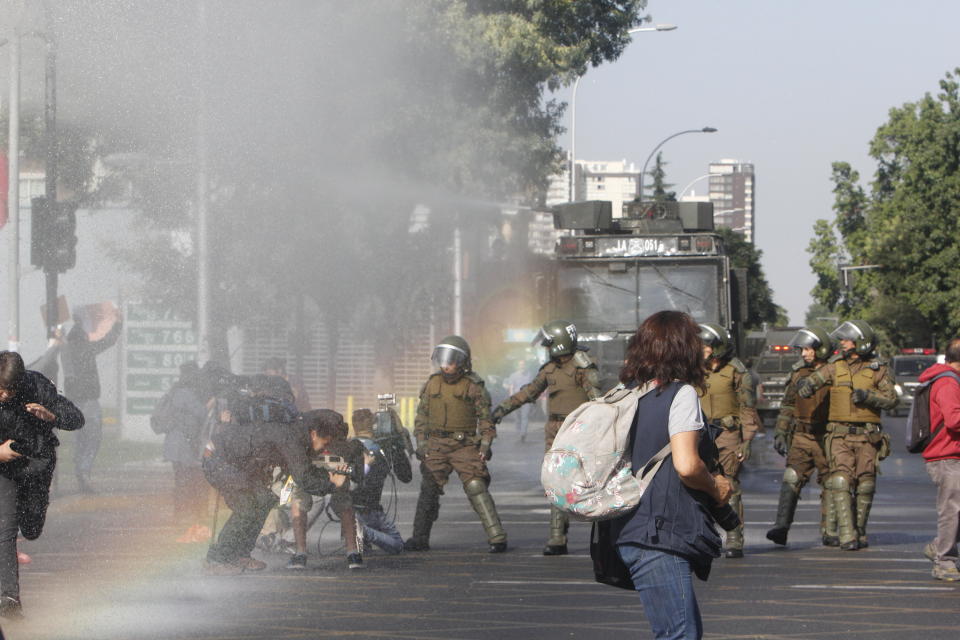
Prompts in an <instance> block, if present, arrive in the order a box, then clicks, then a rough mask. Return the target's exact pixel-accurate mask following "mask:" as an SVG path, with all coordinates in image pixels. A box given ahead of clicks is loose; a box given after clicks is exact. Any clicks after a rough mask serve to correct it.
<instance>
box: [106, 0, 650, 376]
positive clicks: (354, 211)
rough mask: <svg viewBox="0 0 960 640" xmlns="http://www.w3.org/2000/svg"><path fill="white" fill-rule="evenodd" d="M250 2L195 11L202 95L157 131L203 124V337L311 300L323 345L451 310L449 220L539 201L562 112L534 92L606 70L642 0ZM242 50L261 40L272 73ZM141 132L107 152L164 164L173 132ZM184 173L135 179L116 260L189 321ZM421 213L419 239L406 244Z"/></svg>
mask: <svg viewBox="0 0 960 640" xmlns="http://www.w3.org/2000/svg"><path fill="white" fill-rule="evenodd" d="M261 4H262V3H255V2H240V3H238V2H231V3H222V4H215V3H208V18H207V24H208V31H207V32H206V33H204V34H202V37H203V42H204V43H205V45H204V46H203V47H202V48H196V49H190V47H187V48H186V49H187V53H188V54H190V55H192V58H193V60H200V61H201V63H200V64H199V65H196V64H194V65H190V64H188V65H186V68H187V69H189V73H191V74H192V73H199V76H198V80H197V85H198V86H200V87H202V88H203V93H202V96H201V95H199V94H198V95H196V96H193V97H191V98H190V99H187V100H184V99H182V96H180V95H178V96H177V98H178V100H180V103H182V106H183V111H182V112H181V113H182V121H177V120H176V118H171V122H172V126H174V127H177V126H179V127H180V129H177V133H178V135H181V136H183V137H184V139H186V140H188V141H189V139H190V138H189V134H190V127H192V126H193V122H194V118H193V117H192V116H191V112H194V113H195V112H196V111H197V110H198V109H206V110H207V111H208V112H209V113H210V114H211V118H210V119H209V121H210V128H209V145H208V146H209V148H210V151H211V156H210V167H209V176H210V183H211V194H212V197H211V205H210V220H211V228H212V229H213V230H214V234H215V238H216V242H215V247H216V251H215V255H214V264H213V273H214V285H215V286H214V287H213V289H214V296H215V300H214V303H213V304H212V305H211V309H212V311H213V312H214V314H215V318H213V321H214V324H215V326H216V327H218V328H219V330H220V331H221V332H224V331H225V330H226V328H227V327H229V326H231V325H234V324H237V323H238V322H241V321H242V320H244V319H246V318H250V317H251V316H257V315H273V316H280V317H284V316H286V315H289V314H290V313H291V310H292V309H294V308H295V306H296V305H295V302H296V300H297V299H298V297H299V296H308V297H310V298H311V299H313V300H315V301H316V302H317V304H318V306H319V307H320V310H321V311H320V312H321V314H322V315H323V318H324V324H325V325H326V327H327V333H328V336H330V339H331V340H332V341H333V342H334V343H335V342H336V335H337V334H338V332H339V331H340V330H341V328H344V330H355V329H356V327H357V326H359V324H358V323H357V322H356V321H355V319H356V316H357V314H361V315H363V322H362V323H360V324H362V325H363V326H364V327H365V329H364V331H365V332H367V333H369V334H371V335H375V336H378V340H382V341H384V342H385V343H388V344H391V345H396V344H401V343H402V341H403V340H404V339H405V336H406V334H408V333H409V329H410V324H409V323H412V322H421V323H422V322H423V310H424V308H425V307H429V306H431V305H434V306H435V305H436V304H437V303H438V301H443V300H446V299H448V298H449V295H447V291H448V288H449V286H450V285H449V282H448V280H449V278H447V277H446V274H447V271H448V269H447V267H446V265H448V264H450V257H449V255H448V253H447V252H448V248H449V246H450V244H451V237H452V228H453V225H454V221H456V220H457V219H458V217H459V216H464V217H465V216H466V215H467V214H466V213H464V212H466V211H467V210H469V208H470V207H475V206H476V203H478V202H480V203H484V202H503V201H505V200H507V199H509V200H518V199H519V200H521V201H525V202H528V203H534V202H536V201H538V200H539V199H540V196H541V194H542V192H543V191H545V187H546V184H547V180H548V176H549V175H550V174H551V173H553V172H554V171H555V170H556V169H557V167H558V166H559V163H560V160H561V154H560V150H559V147H558V146H557V136H558V134H559V133H560V132H561V131H562V127H561V124H560V123H561V118H562V115H563V110H564V105H563V104H560V103H558V102H556V101H550V100H546V99H545V98H544V92H545V91H546V90H547V89H555V88H557V87H559V86H561V85H563V84H567V83H570V82H572V81H573V80H574V79H575V78H576V77H578V76H579V75H582V74H583V73H584V72H585V71H586V69H587V67H588V65H598V64H601V63H602V62H604V61H606V60H611V59H614V58H616V57H617V56H618V55H619V54H620V52H621V51H622V50H623V48H624V47H625V46H626V44H627V43H628V42H629V39H630V36H629V34H628V33H627V31H628V30H629V29H630V28H631V27H632V26H634V25H635V24H637V22H638V20H639V18H640V11H641V10H642V9H643V7H644V6H645V0H596V1H593V2H579V1H575V0H539V1H533V2H531V1H529V0H497V1H490V0H453V1H450V0H409V1H407V2H402V3H396V2H386V1H383V0H380V1H376V2H372V3H334V4H329V3H320V4H318V3H315V2H306V1H301V2H294V3H293V5H294V7H293V8H292V9H291V10H290V11H284V12H277V11H275V9H274V8H273V7H270V6H266V7H263V6H260V5H261ZM136 10H137V9H136V8H135V7H134V8H130V9H128V11H134V12H135V11H136ZM130 23H132V24H137V22H136V21H130ZM181 31H182V30H181ZM177 33H179V31H178V32H177ZM143 35H144V38H145V39H147V40H146V41H147V42H149V40H148V39H149V38H151V37H154V36H153V34H152V32H150V33H145V34H143ZM250 42H256V43H262V42H270V43H271V55H270V56H269V57H270V59H276V60H282V61H283V64H268V62H269V60H268V62H263V61H261V59H260V58H261V56H259V55H258V54H257V53H252V51H253V52H255V51H256V48H253V49H251V47H250V46H249V44H250ZM136 44H137V45H138V46H139V45H140V42H139V41H138V42H137V43H136ZM191 46H195V45H191ZM238 61H241V62H242V64H238ZM198 68H199V72H198V71H197V69H198ZM267 94H268V95H267ZM163 97H164V96H162V95H161V96H156V95H154V96H151V98H152V99H162V98H163ZM291 97H293V98H295V99H291ZM170 109H171V110H175V107H170ZM184 123H187V126H184ZM138 133H142V132H137V131H133V132H129V131H125V132H121V133H120V134H119V135H117V136H115V137H118V138H121V139H123V140H127V141H130V140H132V141H133V144H134V145H138V148H139V149H141V150H143V149H146V150H148V151H149V152H150V153H153V154H155V155H157V156H159V157H167V156H169V155H170V150H169V147H170V137H171V136H161V137H158V138H157V137H153V138H152V137H149V136H142V135H141V136H140V137H138V136H137V134H138ZM187 173H188V174H189V172H187ZM183 177H184V176H182V175H180V174H178V173H177V172H175V171H174V172H171V175H164V174H158V173H157V172H146V173H145V174H143V175H140V176H136V181H137V190H136V191H137V200H138V204H139V205H140V207H141V208H142V210H143V211H144V214H145V217H146V218H148V219H150V222H149V223H148V224H147V225H146V228H148V229H150V230H151V232H150V233H147V234H145V235H144V236H143V238H142V240H141V246H137V247H129V248H126V251H125V253H126V255H127V257H128V258H129V259H130V260H132V261H133V263H134V264H135V265H137V267H138V269H139V270H141V271H142V272H143V273H145V274H146V280H147V281H148V282H149V283H150V289H151V293H153V294H157V295H159V296H161V297H162V298H163V299H165V300H169V301H170V302H171V303H172V304H175V305H177V306H181V307H183V306H186V307H188V311H189V310H192V307H193V305H194V304H195V300H194V296H193V295H191V294H192V289H191V288H190V287H192V286H193V284H194V278H193V276H192V275H191V274H190V273H188V272H189V271H191V262H192V261H193V260H194V259H195V257H194V253H193V248H192V245H191V244H190V243H189V242H184V241H183V240H184V237H185V236H187V237H189V234H190V233H191V229H192V227H191V225H192V219H191V215H190V211H191V204H192V203H191V202H190V199H191V198H192V195H193V193H194V190H193V189H192V188H190V186H189V184H186V185H183V184H181V179H182V178H183ZM161 178H162V179H161ZM164 184H167V185H176V187H175V188H172V189H171V188H169V186H167V187H164V186H163V185H164ZM361 186H362V188H359V187H361ZM177 194H182V195H181V196H180V197H179V198H178V197H177ZM418 204H419V205H425V206H426V207H427V208H429V210H430V211H431V217H430V221H431V222H430V229H428V230H425V231H422V232H418V233H410V232H409V226H410V215H411V212H412V211H413V210H414V208H415V207H416V206H417V205H418ZM171 209H177V211H172V210H171ZM471 228H482V225H476V226H474V227H471ZM164 256H166V257H164ZM144 258H148V259H147V260H145V259H144ZM440 276H444V277H440ZM411 292H412V295H407V294H411ZM371 310H377V311H371ZM418 312H419V315H418ZM415 316H417V318H416V320H415V319H414V317H415ZM332 359H333V358H332V355H331V360H332Z"/></svg>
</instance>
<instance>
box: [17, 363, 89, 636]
mask: <svg viewBox="0 0 960 640" xmlns="http://www.w3.org/2000/svg"><path fill="white" fill-rule="evenodd" d="M82 426H83V414H82V413H80V410H79V409H78V408H77V407H76V406H75V405H74V404H73V403H72V402H70V401H69V400H67V399H66V398H64V397H63V396H62V395H60V394H58V393H57V388H56V387H55V386H54V385H53V383H52V382H50V381H49V380H47V379H46V378H45V377H44V376H43V374H40V373H37V372H36V371H27V369H26V367H25V366H24V364H23V359H22V358H21V357H20V354H18V353H15V352H13V351H3V352H0V442H2V444H0V616H3V617H5V618H20V617H22V613H21V606H20V574H19V568H18V566H17V530H18V529H19V531H20V532H21V533H22V534H23V537H24V538H26V539H27V540H35V539H37V538H39V537H40V533H41V532H42V531H43V524H44V522H45V521H46V518H47V505H48V504H49V503H50V481H51V480H52V479H53V470H54V467H55V466H56V462H57V446H58V445H59V444H60V441H59V440H57V436H56V435H54V433H53V428H54V427H56V428H58V429H64V430H66V431H74V430H76V429H79V428H80V427H82Z"/></svg>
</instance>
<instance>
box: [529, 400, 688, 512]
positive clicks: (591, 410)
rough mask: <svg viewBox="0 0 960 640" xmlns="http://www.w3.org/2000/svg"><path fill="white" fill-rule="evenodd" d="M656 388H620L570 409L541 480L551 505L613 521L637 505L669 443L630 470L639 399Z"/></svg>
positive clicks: (562, 509)
mask: <svg viewBox="0 0 960 640" xmlns="http://www.w3.org/2000/svg"><path fill="white" fill-rule="evenodd" d="M655 388H656V387H655V386H654V385H653V384H649V383H648V384H646V385H644V386H643V387H641V388H639V389H624V388H621V387H618V388H616V389H613V390H612V391H610V392H608V393H607V394H606V395H604V396H603V397H602V398H598V399H596V400H591V401H590V402H585V403H583V404H582V405H580V406H579V407H577V408H576V409H574V410H573V412H572V413H570V414H569V415H568V416H567V418H566V420H564V421H563V424H562V425H561V426H560V431H558V432H557V437H556V438H555V439H554V441H553V446H552V447H551V448H550V450H549V451H547V453H546V454H545V455H544V457H543V465H542V466H541V468H540V483H541V484H542V485H543V490H544V492H545V493H546V496H547V500H548V501H549V502H550V505H551V506H553V507H556V508H557V509H559V510H560V511H563V512H564V513H567V514H569V515H570V517H571V518H573V519H575V520H582V521H586V522H595V521H598V520H609V519H611V518H616V517H617V516H620V515H622V514H624V513H627V512H629V511H630V510H632V509H633V508H634V507H636V506H637V505H638V504H640V498H641V497H642V496H643V493H644V491H645V490H646V488H647V486H648V485H649V484H650V482H651V481H652V480H653V476H654V474H656V472H657V471H658V470H659V469H660V465H661V464H662V463H663V460H664V459H665V458H666V457H667V456H668V455H670V444H669V443H668V444H667V445H666V446H665V447H664V448H663V449H661V450H660V451H658V452H657V454H656V455H655V456H654V457H653V458H651V459H650V461H648V462H647V464H645V465H644V467H643V469H640V470H636V471H638V472H640V473H637V474H636V475H635V473H634V470H633V469H631V461H630V451H628V450H627V448H628V447H629V444H630V428H631V426H632V425H633V418H634V415H635V414H636V412H637V401H639V400H640V398H641V397H643V396H644V395H645V394H646V393H648V392H650V391H652V390H653V389H655Z"/></svg>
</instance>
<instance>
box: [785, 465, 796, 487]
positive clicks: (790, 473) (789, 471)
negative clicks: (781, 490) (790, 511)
mask: <svg viewBox="0 0 960 640" xmlns="http://www.w3.org/2000/svg"><path fill="white" fill-rule="evenodd" d="M783 481H784V482H785V483H786V484H788V485H790V486H791V487H793V489H794V491H799V490H800V474H799V473H797V470H796V469H794V468H793V467H787V468H786V469H784V470H783Z"/></svg>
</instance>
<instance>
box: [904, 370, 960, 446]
mask: <svg viewBox="0 0 960 640" xmlns="http://www.w3.org/2000/svg"><path fill="white" fill-rule="evenodd" d="M946 376H951V377H952V378H953V379H954V380H956V381H957V382H958V383H960V375H957V374H956V373H954V372H953V371H944V372H943V373H941V374H939V375H937V376H934V377H933V378H931V379H930V380H927V381H926V382H924V383H923V384H921V385H919V386H918V387H917V388H916V389H915V390H914V392H913V404H912V405H910V413H909V414H907V428H906V431H905V433H906V446H907V451H909V452H910V453H923V450H924V449H926V448H927V445H929V444H930V441H931V440H933V438H934V436H936V435H937V434H938V433H940V429H942V428H943V423H942V422H941V423H940V424H938V425H937V427H936V429H933V431H932V432H931V427H932V426H933V425H931V424H930V389H931V388H932V387H933V383H934V382H936V381H937V380H939V379H940V378H944V377H946Z"/></svg>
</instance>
